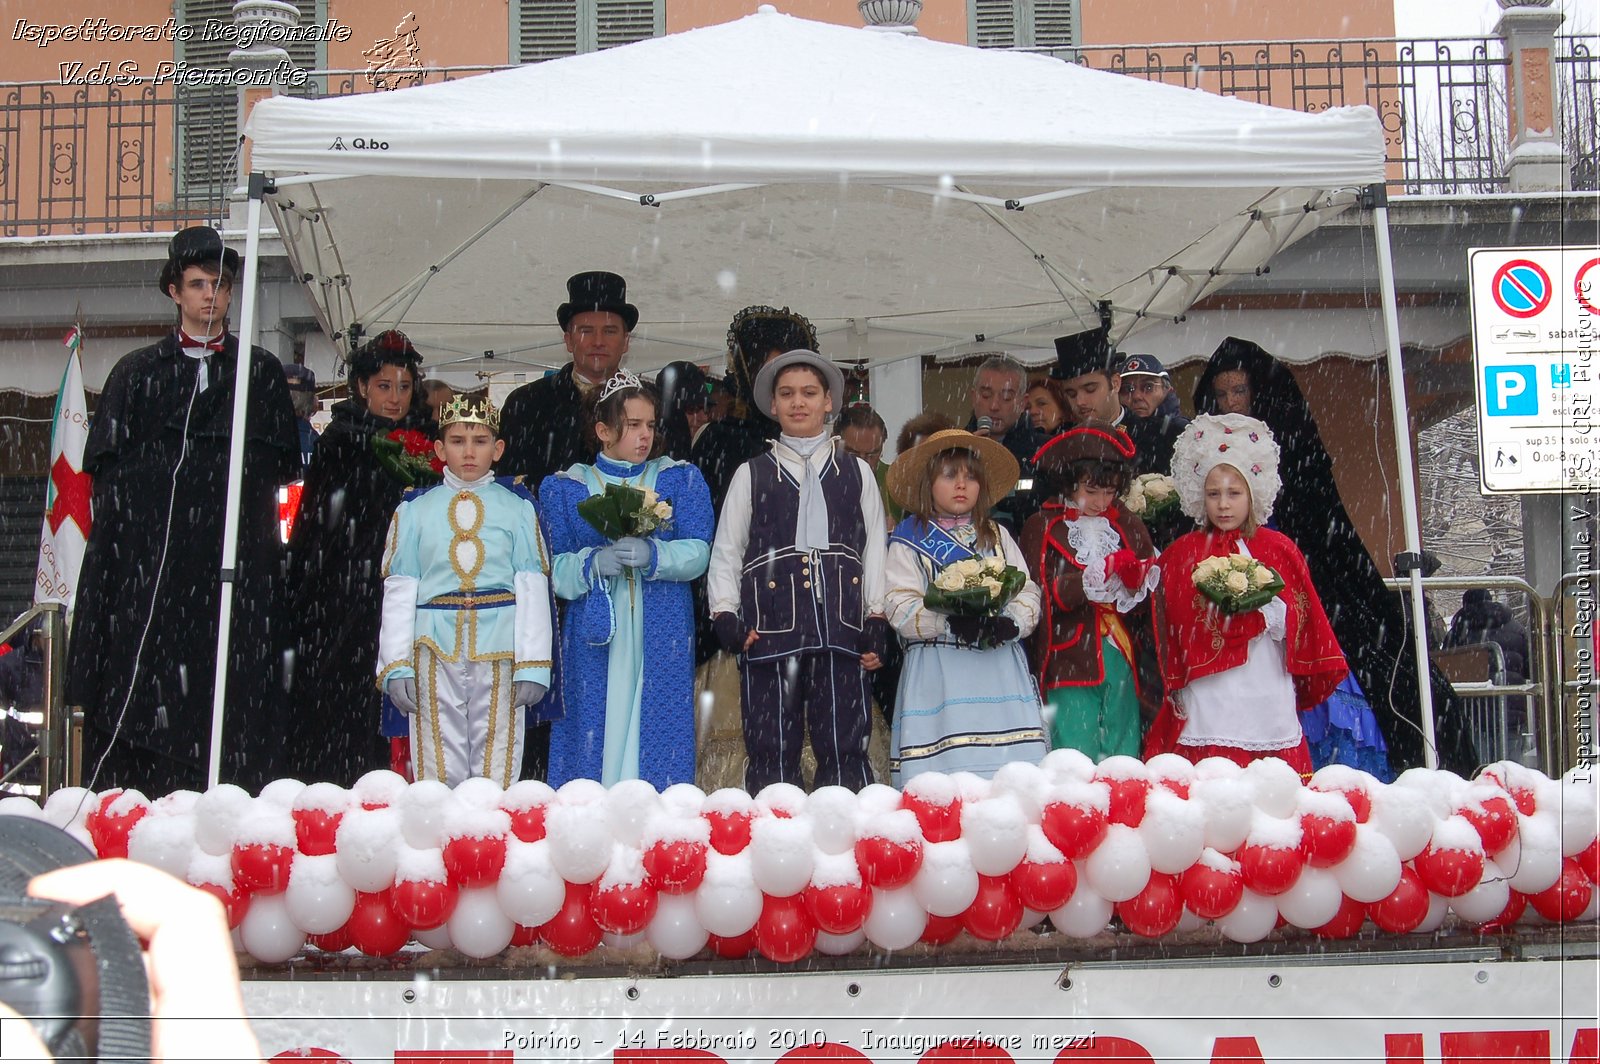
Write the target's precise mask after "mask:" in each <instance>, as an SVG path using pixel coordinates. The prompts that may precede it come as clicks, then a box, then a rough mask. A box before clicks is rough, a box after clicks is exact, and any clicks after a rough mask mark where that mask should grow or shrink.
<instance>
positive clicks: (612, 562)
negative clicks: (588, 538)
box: [594, 546, 622, 577]
mask: <svg viewBox="0 0 1600 1064" xmlns="http://www.w3.org/2000/svg"><path fill="white" fill-rule="evenodd" d="M594 571H595V572H597V573H599V574H600V575H601V576H606V577H611V576H621V575H622V559H621V558H619V557H618V556H617V548H616V547H614V546H611V547H600V548H597V549H596V550H595V552H594Z"/></svg>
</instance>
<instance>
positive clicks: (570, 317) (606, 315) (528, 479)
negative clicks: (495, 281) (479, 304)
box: [496, 270, 639, 484]
mask: <svg viewBox="0 0 1600 1064" xmlns="http://www.w3.org/2000/svg"><path fill="white" fill-rule="evenodd" d="M556 322H557V323H558V324H559V325H560V326H561V332H562V336H563V337H564V339H565V341H566V346H567V353H568V354H570V355H571V356H572V361H571V362H569V363H567V364H566V365H565V366H562V367H561V369H560V370H559V371H557V372H556V373H553V374H550V375H549V376H546V377H541V378H540V379H539V380H536V381H533V382H531V383H529V384H524V385H523V386H522V387H520V388H518V389H517V390H516V391H514V392H512V393H511V394H510V395H508V396H507V397H506V402H505V406H504V407H503V408H502V409H501V411H500V425H501V438H502V439H503V440H505V444H506V453H505V457H504V458H502V459H501V460H500V462H499V463H497V465H496V468H497V469H498V470H499V471H500V472H501V474H502V475H504V476H510V477H515V476H520V477H522V478H523V482H524V483H526V484H538V483H540V482H541V481H543V480H544V478H545V477H547V476H549V475H550V474H551V473H554V472H556V471H557V470H561V469H566V468H567V467H568V466H571V465H572V464H573V463H575V462H588V461H590V460H592V459H593V458H594V454H593V453H592V447H591V445H590V444H589V443H588V442H587V439H586V436H585V433H584V425H583V406H584V400H585V398H586V397H587V396H588V395H589V394H590V393H592V392H593V391H594V390H595V389H597V388H599V387H600V386H601V385H603V384H604V383H605V382H606V381H608V380H610V379H611V375H612V374H614V373H616V372H617V367H618V366H620V365H622V356H623V355H625V354H627V353H628V341H629V339H630V338H631V337H632V334H633V327H634V326H635V325H637V324H639V308H638V307H635V306H634V305H633V304H632V303H629V302H628V283H627V282H626V281H624V280H623V279H622V278H621V277H619V276H617V275H616V274H614V273H606V272H605V271H603V270H595V271H591V272H589V273H576V274H573V275H572V276H571V277H569V278H567V301H566V302H565V303H563V304H561V306H560V307H558V308H556Z"/></svg>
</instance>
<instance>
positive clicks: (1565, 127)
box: [0, 36, 1600, 237]
mask: <svg viewBox="0 0 1600 1064" xmlns="http://www.w3.org/2000/svg"><path fill="white" fill-rule="evenodd" d="M1054 54H1056V55H1058V56H1059V57H1060V58H1062V59H1065V60H1068V61H1072V62H1078V63H1082V64H1084V65H1086V66H1090V67H1094V68H1096V69H1099V70H1108V71H1113V72H1116V73H1121V74H1126V75H1128V76H1130V77H1142V78H1145V79H1147V80H1151V81H1161V82H1165V83H1167V84H1171V85H1180V86H1185V87H1189V88H1197V89H1203V90H1206V91H1210V92H1218V93H1222V94H1224V95H1229V96H1237V97H1240V98H1242V99H1247V100H1250V101H1252V102H1255V103H1263V104H1270V105H1273V106H1277V107H1288V108H1292V109H1295V110H1302V111H1322V110H1326V109H1327V108H1330V107H1340V106H1345V105H1349V104H1363V103H1364V104H1369V105H1371V106H1372V107H1373V108H1374V109H1375V110H1376V111H1377V112H1378V114H1379V116H1380V117H1381V119H1382V122H1383V127H1384V129H1385V131H1386V134H1387V143H1388V159H1389V168H1388V183H1389V185H1390V187H1391V191H1393V192H1395V193H1397V194H1413V195H1414V194H1421V193H1448V192H1458V193H1478V194H1482V193H1494V192H1500V191H1504V190H1505V189H1506V187H1507V178H1506V173H1507V155H1508V152H1509V150H1510V137H1509V135H1508V131H1507V128H1506V126H1507V122H1506V117H1505V116H1506V88H1505V86H1506V76H1507V71H1508V67H1509V61H1508V60H1507V58H1506V56H1505V53H1504V42H1503V41H1501V40H1500V39H1499V38H1497V37H1484V38H1458V39H1451V40H1325V41H1296V42H1276V41H1249V42H1233V43H1224V44H1205V45H1182V44H1173V45H1148V46H1138V47H1092V48H1081V49H1076V50H1072V51H1067V52H1057V53H1054ZM1553 59H1554V70H1553V72H1552V80H1553V81H1554V82H1555V85H1554V95H1555V97H1556V100H1557V107H1558V110H1557V114H1558V115H1560V122H1561V127H1562V128H1561V138H1562V143H1563V145H1564V146H1565V149H1566V154H1567V158H1568V161H1569V163H1570V165H1571V168H1572V187H1573V188H1575V189H1595V188H1596V187H1597V177H1600V174H1597V171H1600V163H1597V160H1600V96H1597V91H1596V83H1597V81H1600V59H1597V57H1596V56H1595V55H1594V39H1593V38H1592V37H1572V36H1569V37H1558V38H1557V47H1556V51H1555V54H1554V56H1553ZM497 69H504V68H501V67H487V66H476V67H430V68H427V69H425V70H422V71H419V72H416V73H417V76H418V80H420V81H422V82H427V83H433V82H439V81H448V80H451V79H454V78H459V77H470V76H473V75H476V74H480V73H484V72H487V71H490V70H497ZM404 73H405V72H403V71H391V72H390V76H391V77H394V76H396V75H400V74H404ZM296 91H297V92H298V93H303V94H307V95H332V96H344V95H351V94H354V93H360V92H368V91H374V87H373V85H372V84H371V81H370V79H369V78H368V77H367V76H366V72H365V71H363V70H330V71H314V72H312V78H311V81H310V83H309V84H308V85H306V86H304V87H302V88H300V89H297V90H296ZM237 109H238V96H237V93H236V90H233V89H222V90H199V91H192V92H190V91H186V92H183V93H178V92H175V91H174V90H173V89H172V88H171V87H170V86H161V87H158V86H155V85H151V84H148V83H138V84H132V85H123V86H98V87H94V86H63V85H60V84H56V83H51V82H14V83H9V84H7V83H0V237H16V236H50V235H64V234H76V233H118V232H157V231H163V230H171V229H174V228H177V227H179V226H181V225H184V224H187V223H190V222H193V221H197V220H201V219H208V218H209V219H216V218H218V217H220V216H222V215H224V214H225V213H226V203H225V199H224V197H225V195H226V193H227V190H228V189H230V188H231V187H233V185H234V184H235V182H234V180H233V178H232V176H231V175H233V174H234V173H235V171H236V170H237V157H236V153H237V151H238V135H237V129H238V126H237V117H236V116H237Z"/></svg>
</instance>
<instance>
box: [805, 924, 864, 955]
mask: <svg viewBox="0 0 1600 1064" xmlns="http://www.w3.org/2000/svg"><path fill="white" fill-rule="evenodd" d="M866 940H867V933H866V932H865V931H863V930H862V929H861V928H859V927H858V928H856V929H855V930H854V931H851V932H849V933H848V934H843V935H830V934H829V933H828V932H826V931H818V932H817V941H816V946H815V948H816V951H817V952H818V953H821V954H823V955H825V956H828V957H844V956H848V955H849V954H851V953H854V952H855V951H856V950H858V949H860V948H861V944H862V943H863V942H865V941H866Z"/></svg>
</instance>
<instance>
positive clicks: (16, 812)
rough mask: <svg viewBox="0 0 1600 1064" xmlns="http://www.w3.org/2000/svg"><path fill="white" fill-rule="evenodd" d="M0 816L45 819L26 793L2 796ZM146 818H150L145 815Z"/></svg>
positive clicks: (37, 805)
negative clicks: (7, 796)
mask: <svg viewBox="0 0 1600 1064" xmlns="http://www.w3.org/2000/svg"><path fill="white" fill-rule="evenodd" d="M0 816H23V817H29V818H30V819H33V820H43V819H45V815H44V810H43V809H40V808H39V803H38V802H35V801H34V800H33V799H32V798H29V797H28V796H27V795H25V794H13V795H12V796H11V797H9V798H0ZM145 819H146V820H148V819H150V818H149V817H145Z"/></svg>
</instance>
